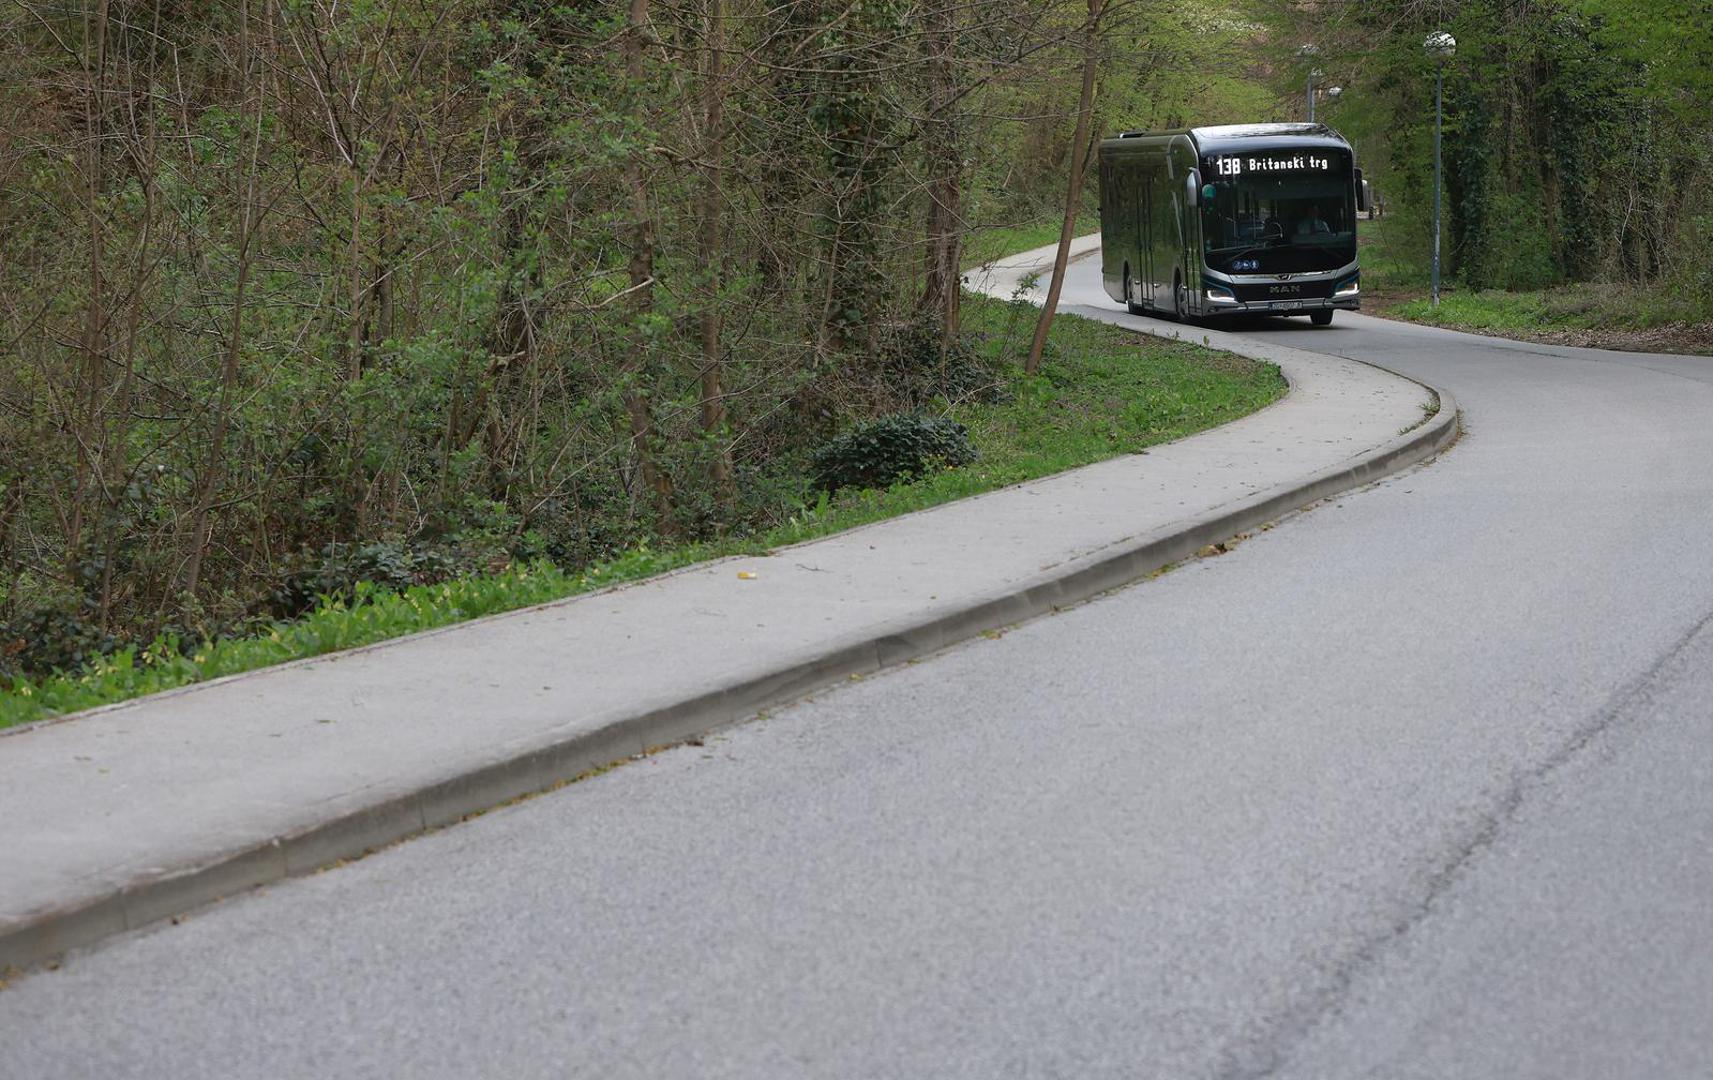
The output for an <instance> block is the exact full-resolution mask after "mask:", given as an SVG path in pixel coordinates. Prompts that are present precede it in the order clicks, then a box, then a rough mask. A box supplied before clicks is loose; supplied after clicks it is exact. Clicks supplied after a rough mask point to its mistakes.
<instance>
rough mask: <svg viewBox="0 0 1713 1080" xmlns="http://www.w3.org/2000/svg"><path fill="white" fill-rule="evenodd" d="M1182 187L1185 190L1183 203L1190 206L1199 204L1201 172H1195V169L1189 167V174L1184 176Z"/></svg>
mask: <svg viewBox="0 0 1713 1080" xmlns="http://www.w3.org/2000/svg"><path fill="white" fill-rule="evenodd" d="M1184 187H1185V189H1186V192H1187V194H1186V197H1185V202H1184V205H1186V206H1192V207H1193V206H1198V205H1200V202H1201V173H1199V172H1197V171H1196V170H1195V169H1191V170H1190V171H1189V174H1188V175H1187V176H1185V177H1184Z"/></svg>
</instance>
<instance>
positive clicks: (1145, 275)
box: [1131, 177, 1154, 306]
mask: <svg viewBox="0 0 1713 1080" xmlns="http://www.w3.org/2000/svg"><path fill="white" fill-rule="evenodd" d="M1153 225H1154V180H1153V178H1152V177H1138V178H1137V183H1136V268H1135V269H1134V270H1133V271H1131V272H1132V273H1133V274H1134V275H1135V277H1136V286H1135V288H1136V302H1137V303H1139V304H1144V305H1149V306H1152V305H1153V303H1154V244H1153V239H1154V237H1153V235H1152V233H1153Z"/></svg>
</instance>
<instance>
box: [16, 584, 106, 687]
mask: <svg viewBox="0 0 1713 1080" xmlns="http://www.w3.org/2000/svg"><path fill="white" fill-rule="evenodd" d="M118 646H119V642H118V640H117V639H116V638H115V637H114V636H113V635H112V634H110V633H108V632H107V631H105V630H103V629H102V627H101V623H100V612H99V611H93V610H90V609H89V607H88V605H86V604H79V603H61V604H44V605H41V606H40V607H36V608H32V609H30V610H29V611H26V612H24V613H23V614H21V615H19V616H17V617H16V618H14V619H12V620H11V621H9V622H7V623H6V624H5V625H4V626H0V686H10V685H12V684H13V683H14V682H16V681H17V680H19V679H22V678H31V677H37V676H42V675H47V674H50V673H52V672H56V671H80V670H82V669H83V668H85V667H86V666H88V665H90V664H95V663H98V662H100V660H101V658H102V657H105V656H107V655H108V654H110V653H111V652H113V650H114V649H116V648H118Z"/></svg>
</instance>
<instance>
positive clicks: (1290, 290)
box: [1267, 285, 1303, 293]
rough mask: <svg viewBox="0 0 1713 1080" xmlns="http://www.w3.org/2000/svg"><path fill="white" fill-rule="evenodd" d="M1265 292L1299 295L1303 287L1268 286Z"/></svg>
mask: <svg viewBox="0 0 1713 1080" xmlns="http://www.w3.org/2000/svg"><path fill="white" fill-rule="evenodd" d="M1267 291H1268V292H1270V293H1300V292H1302V291H1303V287H1302V286H1301V285H1269V286H1267Z"/></svg>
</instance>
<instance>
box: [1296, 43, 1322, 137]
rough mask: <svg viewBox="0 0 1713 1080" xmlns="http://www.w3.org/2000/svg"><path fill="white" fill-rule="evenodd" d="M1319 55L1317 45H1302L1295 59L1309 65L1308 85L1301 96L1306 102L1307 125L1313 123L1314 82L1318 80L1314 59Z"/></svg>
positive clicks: (1318, 71) (1318, 75) (1317, 70)
mask: <svg viewBox="0 0 1713 1080" xmlns="http://www.w3.org/2000/svg"><path fill="white" fill-rule="evenodd" d="M1319 55H1320V46H1319V45H1304V46H1303V47H1302V48H1300V49H1298V50H1297V58H1298V59H1300V60H1301V61H1303V63H1305V64H1307V65H1309V84H1308V88H1307V89H1306V91H1305V92H1304V94H1303V97H1304V98H1306V99H1307V100H1308V109H1309V123H1311V124H1312V123H1314V81H1315V80H1316V79H1318V78H1320V69H1319V68H1317V67H1315V66H1314V58H1315V57H1317V56H1319Z"/></svg>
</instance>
